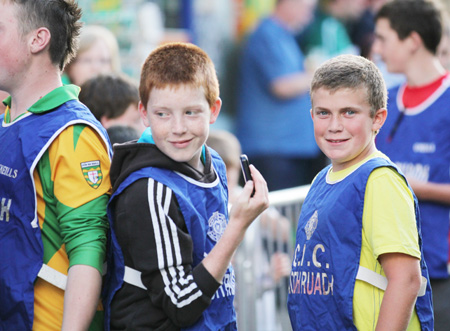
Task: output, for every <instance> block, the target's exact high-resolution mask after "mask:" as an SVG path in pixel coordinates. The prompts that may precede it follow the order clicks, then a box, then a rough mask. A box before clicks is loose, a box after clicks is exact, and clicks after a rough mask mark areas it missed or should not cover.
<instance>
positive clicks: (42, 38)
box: [30, 27, 51, 54]
mask: <svg viewBox="0 0 450 331" xmlns="http://www.w3.org/2000/svg"><path fill="white" fill-rule="evenodd" d="M30 38H31V39H30V50H31V53H34V54H36V53H39V52H41V51H42V50H43V49H45V48H46V47H47V46H48V45H49V44H50V39H51V34H50V30H49V29H47V28H44V27H42V28H39V29H36V30H34V31H33V32H32V34H31V35H30Z"/></svg>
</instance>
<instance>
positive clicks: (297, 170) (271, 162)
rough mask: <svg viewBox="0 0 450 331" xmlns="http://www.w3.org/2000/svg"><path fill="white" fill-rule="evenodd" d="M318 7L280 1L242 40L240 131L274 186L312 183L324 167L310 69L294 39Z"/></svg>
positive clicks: (307, 1) (308, 1) (311, 1)
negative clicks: (317, 138)
mask: <svg viewBox="0 0 450 331" xmlns="http://www.w3.org/2000/svg"><path fill="white" fill-rule="evenodd" d="M315 6H316V0H277V1H276V4H275V8H274V10H273V12H272V14H271V15H270V16H268V17H266V18H264V19H263V20H262V21H261V22H260V24H259V25H258V26H257V27H256V29H255V30H254V31H253V32H252V33H251V34H250V35H249V36H248V39H247V40H246V42H245V44H244V45H243V51H242V55H241V59H240V75H239V82H238V86H239V91H238V94H239V100H238V107H237V116H236V125H237V136H238V138H239V141H240V142H241V144H242V149H243V151H244V153H246V154H247V155H248V156H249V158H250V160H251V163H253V164H254V165H255V166H256V167H257V168H258V169H259V170H260V172H261V173H262V174H263V176H264V178H265V179H266V181H267V184H268V187H269V190H271V191H273V190H279V189H284V188H288V187H294V186H298V185H303V184H309V183H310V182H311V180H312V179H313V177H314V175H315V174H316V173H317V172H318V170H320V169H321V168H322V166H323V164H318V163H320V161H318V158H320V155H321V154H320V152H319V148H318V147H317V144H316V142H315V140H314V133H313V126H312V121H311V117H310V113H309V110H310V108H311V105H310V101H309V95H308V89H309V83H310V80H311V73H310V72H307V71H306V70H305V67H304V57H303V54H302V52H301V50H300V48H299V47H298V45H297V43H296V40H295V34H296V33H298V32H299V31H300V30H301V29H302V28H303V27H304V26H306V25H307V24H308V23H309V22H310V21H311V19H312V17H313V11H314V8H315Z"/></svg>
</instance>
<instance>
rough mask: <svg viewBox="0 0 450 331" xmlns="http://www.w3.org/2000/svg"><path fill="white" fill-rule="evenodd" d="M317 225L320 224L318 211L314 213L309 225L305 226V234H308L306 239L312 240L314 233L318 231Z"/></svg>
mask: <svg viewBox="0 0 450 331" xmlns="http://www.w3.org/2000/svg"><path fill="white" fill-rule="evenodd" d="M317 223H319V214H318V213H317V210H316V211H315V212H314V214H313V215H312V216H311V218H310V219H309V221H308V223H306V225H305V233H306V239H307V240H309V239H311V237H312V235H313V233H314V231H316V228H317Z"/></svg>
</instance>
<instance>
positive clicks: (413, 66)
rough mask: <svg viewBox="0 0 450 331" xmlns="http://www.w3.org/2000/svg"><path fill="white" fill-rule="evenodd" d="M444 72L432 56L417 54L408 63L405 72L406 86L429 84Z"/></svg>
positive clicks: (437, 60)
mask: <svg viewBox="0 0 450 331" xmlns="http://www.w3.org/2000/svg"><path fill="white" fill-rule="evenodd" d="M445 72H446V70H445V68H444V67H443V66H442V65H441V63H440V62H439V59H438V58H437V57H436V56H434V55H433V54H431V53H429V52H426V53H423V54H417V55H416V57H415V58H414V59H413V60H412V61H410V63H409V65H408V67H407V69H406V71H405V75H406V80H407V84H408V86H411V87H418V86H424V85H427V84H430V83H432V82H434V81H436V80H437V79H439V77H442V76H443V75H444V74H445Z"/></svg>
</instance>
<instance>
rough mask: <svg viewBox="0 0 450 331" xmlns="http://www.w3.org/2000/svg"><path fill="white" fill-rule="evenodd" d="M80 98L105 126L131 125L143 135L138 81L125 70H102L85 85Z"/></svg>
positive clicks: (82, 86) (143, 127) (82, 87)
mask: <svg viewBox="0 0 450 331" xmlns="http://www.w3.org/2000/svg"><path fill="white" fill-rule="evenodd" d="M79 99H80V101H81V102H82V103H84V104H85V105H86V106H87V107H88V108H89V109H90V110H91V112H92V113H93V114H94V116H95V117H96V118H97V120H99V121H100V123H101V124H102V125H103V127H104V128H105V129H108V128H110V127H111V126H115V125H125V126H130V127H132V128H134V129H135V130H136V132H137V133H138V134H139V135H140V134H141V133H142V132H143V131H144V130H145V126H144V124H143V123H142V119H141V117H140V116H139V111H138V104H139V91H138V87H137V83H135V82H134V81H133V80H132V79H131V78H129V77H128V76H125V75H124V74H120V75H117V74H101V75H98V76H95V77H93V78H91V79H88V80H87V81H86V82H85V83H84V84H83V85H81V92H80V95H79Z"/></svg>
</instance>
